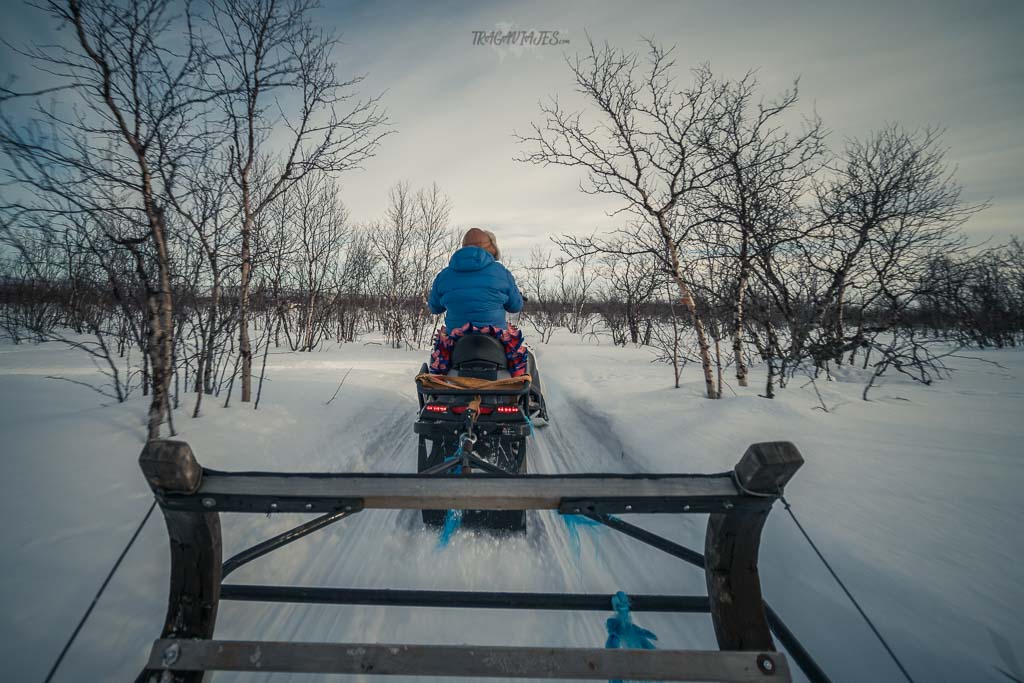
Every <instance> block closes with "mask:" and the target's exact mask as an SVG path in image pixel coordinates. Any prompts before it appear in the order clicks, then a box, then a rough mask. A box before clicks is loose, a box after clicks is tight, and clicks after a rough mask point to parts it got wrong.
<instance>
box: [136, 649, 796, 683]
mask: <svg viewBox="0 0 1024 683" xmlns="http://www.w3.org/2000/svg"><path fill="white" fill-rule="evenodd" d="M165 663H166V664H165ZM149 666H150V667H151V668H153V669H161V668H163V669H167V670H168V671H182V672H186V671H194V670H197V669H199V668H207V669H210V670H215V671H268V672H283V673H312V674H364V675H366V674H373V675H378V676H399V675H401V676H441V677H444V678H449V677H461V678H466V677H471V678H496V677H500V678H550V679H560V678H563V679H564V678H572V679H577V680H578V679H583V680H604V681H607V680H610V679H616V680H624V679H626V678H627V677H637V678H640V679H642V680H658V681H721V682H722V683H756V682H763V681H766V680H768V679H769V675H771V679H770V680H789V669H788V667H787V664H786V660H785V658H784V657H780V656H779V655H778V654H777V653H775V652H760V653H755V652H721V651H717V650H713V651H706V650H602V649H591V648H550V647H498V646H494V647H480V646H475V645H405V644H379V643H349V644H338V643H290V642H289V643H282V642H272V641H248V642H246V641H226V640H158V641H156V643H154V645H153V650H152V652H151V653H150V657H149ZM769 671H770V672H771V674H769V673H768V672H769Z"/></svg>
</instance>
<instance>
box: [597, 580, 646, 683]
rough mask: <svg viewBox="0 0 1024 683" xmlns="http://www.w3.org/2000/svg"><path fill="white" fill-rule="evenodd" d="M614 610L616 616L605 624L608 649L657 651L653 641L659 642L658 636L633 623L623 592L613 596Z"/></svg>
mask: <svg viewBox="0 0 1024 683" xmlns="http://www.w3.org/2000/svg"><path fill="white" fill-rule="evenodd" d="M612 609H614V610H615V616H614V617H609V618H608V620H607V621H606V622H605V628H606V629H607V630H608V640H606V641H605V643H604V646H605V648H606V649H609V650H612V649H615V648H619V647H622V648H629V649H633V650H653V649H655V648H654V643H652V642H651V641H652V640H657V639H658V636H656V635H654V632H653V631H648V630H647V629H645V628H641V627H640V626H637V625H636V624H634V623H633V618H632V616H631V615H630V612H629V596H628V595H626V594H625V593H623V592H622V591H619V592H618V593H616V594H615V595H613V596H612ZM608 683H623V682H622V681H621V680H618V679H615V680H611V681H608Z"/></svg>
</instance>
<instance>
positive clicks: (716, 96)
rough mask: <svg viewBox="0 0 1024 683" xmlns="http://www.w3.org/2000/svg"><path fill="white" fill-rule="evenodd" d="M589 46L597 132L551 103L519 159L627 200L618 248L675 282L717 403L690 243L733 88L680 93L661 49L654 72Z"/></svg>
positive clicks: (588, 244) (714, 168) (597, 249)
mask: <svg viewBox="0 0 1024 683" xmlns="http://www.w3.org/2000/svg"><path fill="white" fill-rule="evenodd" d="M588 43H589V48H590V52H589V54H587V55H585V56H583V57H580V56H577V57H576V58H575V59H574V60H570V61H569V62H568V64H569V67H570V69H571V70H572V73H573V76H574V77H575V80H576V85H577V91H578V92H579V93H581V94H582V95H584V96H585V97H586V98H587V100H588V101H589V102H590V104H591V105H592V106H593V107H594V108H595V110H596V113H597V117H598V121H597V123H594V124H588V123H585V122H584V121H583V119H582V115H581V114H578V113H572V112H569V111H567V110H566V109H564V108H563V107H562V106H561V105H560V104H559V102H558V101H557V100H552V101H550V102H548V103H545V104H542V107H541V110H542V114H543V116H544V121H543V124H542V125H538V124H534V125H533V126H532V129H533V130H532V133H531V134H528V135H519V136H517V137H518V139H519V141H520V142H521V143H524V144H527V145H529V146H530V147H532V151H529V152H527V153H525V154H523V155H521V156H520V157H519V160H520V161H524V162H530V163H534V164H540V165H560V166H569V167H578V168H581V169H582V170H583V171H584V173H585V174H586V183H587V184H586V185H583V183H582V182H581V185H580V189H581V190H582V191H584V192H587V193H590V194H606V195H611V196H613V197H617V198H618V199H620V200H621V201H622V203H623V208H622V209H621V210H620V211H621V212H626V213H631V214H633V215H634V217H635V218H636V220H635V221H634V222H633V223H632V228H633V229H631V230H624V231H622V232H620V234H619V235H618V239H617V240H616V244H621V243H622V242H625V243H627V244H629V245H630V247H629V251H628V252H625V253H631V254H640V253H649V254H651V255H652V256H655V257H656V258H658V259H659V262H660V264H661V267H662V268H663V269H664V270H665V272H666V273H668V275H669V276H670V277H671V279H672V281H673V282H674V284H675V286H676V288H677V290H678V292H679V297H680V301H681V302H682V304H683V305H684V306H685V307H686V309H687V310H688V311H689V313H690V316H691V319H692V321H693V326H694V330H695V333H696V337H697V344H698V347H699V352H700V359H701V366H702V368H703V371H704V380H705V388H706V391H707V395H708V397H710V398H717V392H716V390H715V380H714V374H713V370H712V362H711V353H710V346H709V344H708V340H707V335H706V334H705V330H704V323H703V321H702V320H701V318H700V315H699V313H698V310H697V304H696V301H695V300H694V298H693V294H692V291H691V286H690V283H688V282H687V280H686V277H685V274H684V273H685V270H686V263H685V255H684V254H683V253H682V251H681V249H680V244H681V242H682V241H683V240H684V239H685V238H686V235H687V233H688V230H689V229H690V228H691V227H692V225H691V224H690V223H688V222H687V220H686V213H687V212H686V211H685V210H684V209H685V208H686V204H687V202H688V201H689V200H690V198H691V197H694V196H695V195H697V194H698V193H699V191H701V190H703V189H705V188H707V187H708V186H709V185H710V184H712V183H714V182H715V181H716V180H717V179H718V178H719V177H720V176H721V175H722V173H723V172H724V170H725V167H724V164H723V162H722V161H721V160H719V159H716V158H713V157H709V156H708V155H707V154H704V153H703V144H702V143H703V141H704V140H706V139H707V138H708V137H709V136H712V135H713V131H715V130H717V129H718V128H719V127H720V125H721V120H722V118H723V116H724V107H723V105H724V94H725V92H726V91H727V89H728V84H727V83H724V82H719V81H716V80H715V79H714V78H713V76H712V74H711V71H710V69H708V68H707V67H701V68H698V69H696V70H694V72H693V76H694V82H693V84H692V85H691V86H689V87H687V88H683V89H679V88H678V87H677V86H676V82H675V76H674V74H673V71H674V68H675V62H674V60H673V59H672V56H671V53H672V50H666V49H664V48H662V47H661V46H659V45H657V44H655V43H654V42H653V41H647V48H648V53H647V59H646V61H645V62H644V63H642V60H641V59H640V58H639V57H638V56H637V55H636V54H635V53H627V52H624V51H621V50H618V49H615V48H612V47H610V46H609V45H608V44H605V45H604V46H603V47H598V46H596V45H595V44H594V43H593V41H588ZM562 244H563V245H565V246H566V247H567V248H568V249H569V250H571V251H574V252H575V254H574V255H575V256H582V255H585V254H591V253H610V252H614V251H616V248H615V247H613V246H612V245H611V244H610V243H609V242H608V241H606V240H602V239H596V238H589V239H582V240H581V239H576V238H568V239H566V240H564V241H563V242H562Z"/></svg>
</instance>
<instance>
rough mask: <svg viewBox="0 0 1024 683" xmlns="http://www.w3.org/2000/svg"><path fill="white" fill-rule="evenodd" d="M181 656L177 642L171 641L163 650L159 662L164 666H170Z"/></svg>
mask: <svg viewBox="0 0 1024 683" xmlns="http://www.w3.org/2000/svg"><path fill="white" fill-rule="evenodd" d="M179 656H181V646H180V645H178V644H177V643H171V644H170V645H169V646H167V649H166V650H164V653H163V656H162V657H161V658H160V663H161V664H163V665H164V666H170V665H171V664H174V663H175V662H176V661H178V657H179Z"/></svg>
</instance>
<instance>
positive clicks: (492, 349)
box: [413, 334, 548, 531]
mask: <svg viewBox="0 0 1024 683" xmlns="http://www.w3.org/2000/svg"><path fill="white" fill-rule="evenodd" d="M529 360H530V362H529V368H530V371H531V372H532V373H533V374H532V375H529V374H528V376H527V377H522V378H516V377H512V376H511V373H509V371H508V368H507V359H506V356H505V349H504V347H503V346H502V343H501V342H500V341H498V340H497V339H495V338H494V337H491V336H488V335H483V334H470V335H466V336H465V337H462V338H461V339H459V340H458V342H456V344H455V347H454V348H453V349H452V355H451V369H450V370H449V372H448V374H447V375H430V374H428V372H427V364H426V363H424V364H423V367H422V368H421V370H420V374H419V375H418V376H417V377H416V390H417V394H418V397H419V406H420V412H419V417H418V419H417V421H416V424H415V425H414V427H413V429H414V432H415V433H416V434H417V435H418V436H419V452H418V459H417V472H419V473H420V474H431V475H449V476H469V475H471V474H477V473H484V474H485V475H491V476H502V475H506V476H507V475H510V474H525V473H526V472H527V467H528V466H527V460H526V443H527V441H526V440H527V437H529V436H530V435H531V433H532V432H533V420H534V419H536V418H540V419H542V420H544V421H545V422H547V421H548V413H547V405H546V403H545V401H544V397H543V394H542V393H541V392H540V388H539V384H538V383H537V382H534V381H532V379H531V378H532V377H534V376H536V364H535V361H534V358H533V354H532V352H531V354H530V357H529ZM467 385H468V386H467ZM446 513H447V510H423V522H424V523H425V524H427V525H429V526H441V525H443V524H444V520H445V515H446ZM462 524H463V525H464V526H474V527H482V528H490V529H500V530H508V531H522V530H524V529H525V528H526V512H525V511H523V510H465V511H463V516H462Z"/></svg>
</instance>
